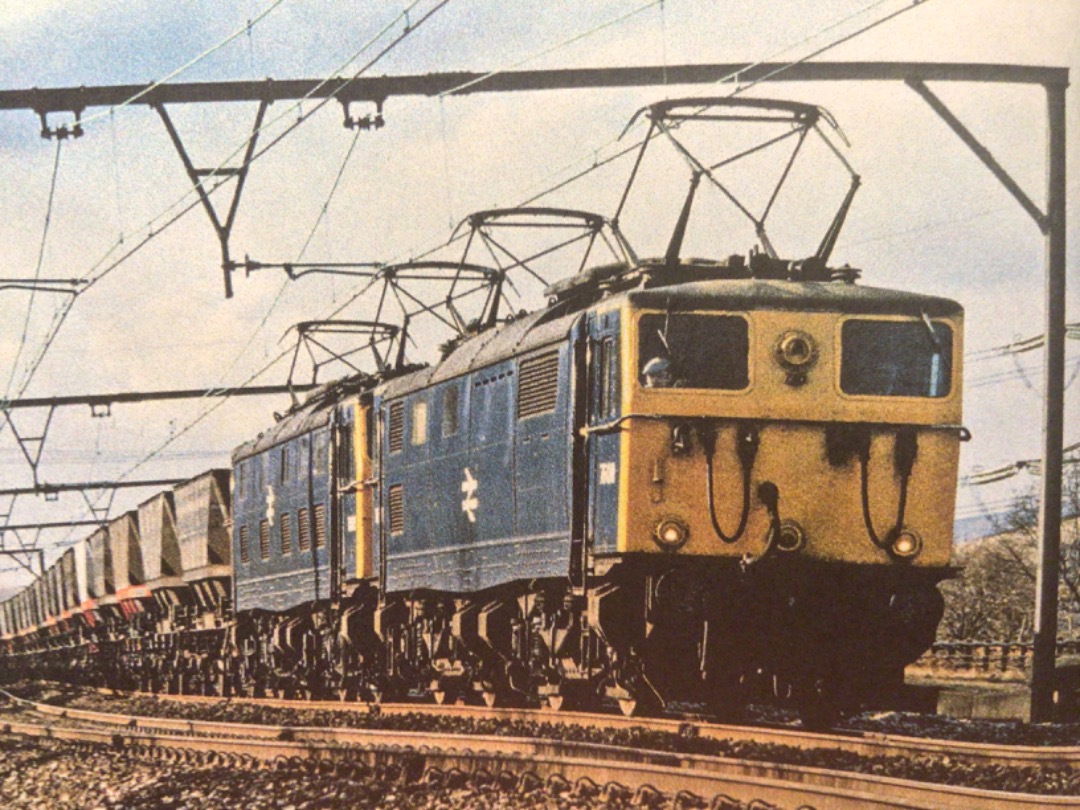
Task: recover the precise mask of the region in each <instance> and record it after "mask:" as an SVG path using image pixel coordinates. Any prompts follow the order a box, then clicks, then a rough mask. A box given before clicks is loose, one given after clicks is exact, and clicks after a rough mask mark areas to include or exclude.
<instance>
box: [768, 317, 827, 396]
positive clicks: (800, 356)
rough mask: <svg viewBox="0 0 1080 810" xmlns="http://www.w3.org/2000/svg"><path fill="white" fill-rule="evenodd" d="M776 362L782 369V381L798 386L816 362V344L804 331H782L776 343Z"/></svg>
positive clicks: (804, 380)
mask: <svg viewBox="0 0 1080 810" xmlns="http://www.w3.org/2000/svg"><path fill="white" fill-rule="evenodd" d="M776 362H777V363H779V364H780V367H781V368H782V369H784V372H785V375H784V382H786V383H787V384H788V385H790V386H795V387H797V386H800V385H803V384H804V383H805V382H806V379H807V375H808V374H809V372H810V369H811V368H812V367H813V365H814V363H815V362H817V345H816V344H815V343H814V339H813V338H812V337H810V335H808V334H806V332H799V331H796V330H794V329H792V330H789V331H787V332H784V334H782V335H781V336H780V340H779V342H778V343H777V344H776Z"/></svg>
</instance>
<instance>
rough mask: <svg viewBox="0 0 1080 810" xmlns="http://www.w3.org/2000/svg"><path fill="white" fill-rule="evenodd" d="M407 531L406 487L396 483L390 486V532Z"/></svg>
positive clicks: (399, 532) (400, 532)
mask: <svg viewBox="0 0 1080 810" xmlns="http://www.w3.org/2000/svg"><path fill="white" fill-rule="evenodd" d="M404 531H405V487H403V486H402V485H401V484H394V485H393V486H392V487H390V534H402V533H403V532H404Z"/></svg>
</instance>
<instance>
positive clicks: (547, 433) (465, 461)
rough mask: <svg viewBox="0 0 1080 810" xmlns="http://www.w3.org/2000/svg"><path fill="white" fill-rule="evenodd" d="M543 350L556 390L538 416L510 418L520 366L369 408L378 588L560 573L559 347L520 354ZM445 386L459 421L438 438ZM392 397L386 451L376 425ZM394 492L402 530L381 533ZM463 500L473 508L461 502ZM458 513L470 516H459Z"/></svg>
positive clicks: (565, 542) (468, 586) (566, 373)
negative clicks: (554, 371) (382, 551)
mask: <svg viewBox="0 0 1080 810" xmlns="http://www.w3.org/2000/svg"><path fill="white" fill-rule="evenodd" d="M553 348H554V349H555V350H557V351H558V354H559V362H558V377H559V392H558V399H557V403H556V407H555V410H554V411H553V412H551V413H548V414H542V415H537V416H533V417H529V418H526V419H520V420H519V419H518V418H517V380H518V367H519V361H520V359H521V358H515V359H510V360H503V361H501V362H497V363H493V364H491V365H487V366H484V367H481V368H478V369H475V370H473V371H470V372H469V373H467V374H464V375H461V376H458V377H454V378H452V379H450V380H446V381H443V382H439V383H436V384H434V385H430V386H428V387H425V388H422V389H420V390H418V391H415V392H412V393H409V394H406V395H404V396H402V397H400V398H397V399H393V400H391V399H381V398H380V399H379V400H377V407H378V408H379V411H380V413H381V419H382V422H383V426H384V429H383V431H382V437H383V438H382V447H381V448H380V449H381V457H382V470H381V473H382V474H381V478H382V483H383V489H382V492H381V497H380V499H379V510H378V511H379V513H380V514H379V521H378V526H377V531H381V532H384V533H385V539H386V542H387V549H388V551H387V557H388V559H387V589H388V590H390V591H400V590H407V589H413V588H430V589H436V590H444V591H450V592H464V591H475V590H481V589H484V588H489V587H492V586H494V585H499V584H502V583H505V582H509V581H512V580H517V579H531V578H537V577H558V576H566V574H567V571H568V567H569V557H570V514H569V492H570V475H571V468H570V452H569V444H568V443H567V441H566V438H567V436H568V435H569V430H570V424H571V413H570V411H571V407H570V406H571V390H570V389H571V386H570V369H571V363H570V360H571V348H570V342H569V340H564V341H563V342H562V343H560V344H556V345H555V346H547V347H544V348H543V349H540V350H538V351H536V352H532V353H530V354H541V353H544V352H547V351H551V350H552V349H553ZM525 357H528V355H525ZM451 387H456V389H457V401H458V408H459V414H460V415H459V418H458V420H457V422H458V425H457V430H456V432H453V433H451V434H449V435H444V427H445V426H448V425H449V424H450V420H448V419H447V416H446V413H445V409H446V404H447V390H448V389H449V388H451ZM394 401H401V402H403V403H404V405H405V425H404V447H403V449H402V450H401V451H400V452H397V453H390V452H389V443H388V436H387V434H388V431H387V430H386V425H387V424H388V422H389V409H390V404H391V403H392V402H394ZM418 401H423V402H425V403H426V405H427V417H428V424H427V430H426V434H427V437H426V438H427V440H426V441H425V442H424V443H423V444H415V443H414V442H413V438H414V436H415V435H416V433H415V426H414V420H415V416H416V413H417V411H416V403H417V402H418ZM466 471H467V472H466ZM472 482H475V484H473V483H472ZM398 484H401V485H403V486H404V504H405V506H404V514H405V521H404V531H403V532H402V533H400V534H397V535H389V497H388V493H389V488H390V487H392V486H395V485H398ZM463 486H465V487H466V488H465V489H463ZM470 496H472V497H475V499H476V503H475V505H474V504H472V503H469V501H470ZM466 506H468V507H469V508H466ZM470 512H471V514H472V516H473V517H474V518H475V520H470Z"/></svg>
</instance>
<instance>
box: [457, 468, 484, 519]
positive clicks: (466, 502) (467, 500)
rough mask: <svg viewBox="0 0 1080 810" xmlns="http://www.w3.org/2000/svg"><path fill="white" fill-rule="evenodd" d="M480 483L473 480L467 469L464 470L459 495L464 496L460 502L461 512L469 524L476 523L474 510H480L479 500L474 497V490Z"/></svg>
mask: <svg viewBox="0 0 1080 810" xmlns="http://www.w3.org/2000/svg"><path fill="white" fill-rule="evenodd" d="M479 486H480V482H479V481H477V480H476V479H475V478H473V475H472V473H471V472H470V471H469V468H468V467H466V468H465V480H464V481H462V482H461V493H462V494H463V495H464V496H465V497H464V498H463V499H462V501H461V511H462V512H464V513H465V515H466V516H467V517H468V518H469V523H476V510H477V509H479V508H480V499H479V498H477V497H476V490H477V488H478V487H479Z"/></svg>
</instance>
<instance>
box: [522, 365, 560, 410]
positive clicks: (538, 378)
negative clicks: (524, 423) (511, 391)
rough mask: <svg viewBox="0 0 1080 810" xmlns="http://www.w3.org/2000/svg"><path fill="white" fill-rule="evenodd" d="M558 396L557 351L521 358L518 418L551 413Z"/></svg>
mask: <svg viewBox="0 0 1080 810" xmlns="http://www.w3.org/2000/svg"><path fill="white" fill-rule="evenodd" d="M558 398H559V352H558V351H553V352H548V353H547V354H541V355H539V356H537V357H530V358H529V359H528V360H522V361H521V364H520V367H519V369H518V402H517V415H518V419H525V418H527V417H530V416H539V415H540V414H542V413H551V412H552V411H554V410H555V404H556V402H557V401H558Z"/></svg>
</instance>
